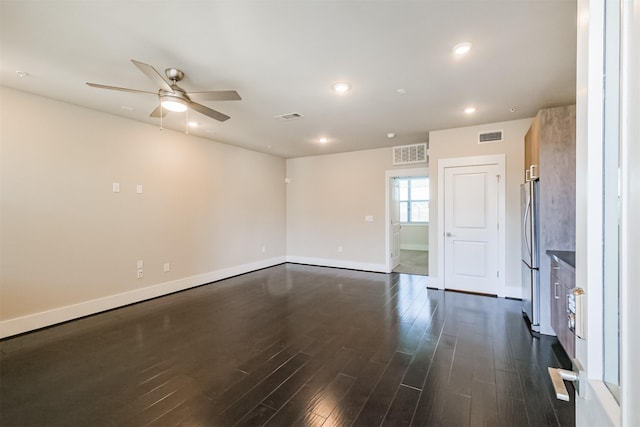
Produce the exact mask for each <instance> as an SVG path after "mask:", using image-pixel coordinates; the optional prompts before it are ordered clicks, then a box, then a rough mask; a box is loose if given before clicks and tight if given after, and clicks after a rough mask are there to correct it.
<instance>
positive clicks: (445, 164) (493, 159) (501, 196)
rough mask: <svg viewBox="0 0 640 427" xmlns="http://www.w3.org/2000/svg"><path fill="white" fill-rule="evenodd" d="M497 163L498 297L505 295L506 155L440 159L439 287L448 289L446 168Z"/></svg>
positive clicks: (437, 228) (437, 229) (437, 226)
mask: <svg viewBox="0 0 640 427" xmlns="http://www.w3.org/2000/svg"><path fill="white" fill-rule="evenodd" d="M483 165H496V167H497V168H498V174H499V175H500V180H499V181H498V255H497V256H498V260H497V265H498V272H499V277H498V286H497V292H498V297H504V296H505V286H506V247H507V241H506V235H505V229H506V198H505V195H506V185H505V182H506V170H505V155H504V154H494V155H486V156H470V157H452V158H447V159H440V160H438V223H437V224H436V235H437V236H438V271H439V272H441V273H440V274H441V275H442V279H441V280H438V288H439V289H446V285H447V284H446V277H445V271H444V258H445V247H444V233H445V229H444V215H445V213H444V191H445V190H444V189H445V182H444V181H445V179H444V177H445V169H447V168H454V167H455V168H457V167H464V166H483Z"/></svg>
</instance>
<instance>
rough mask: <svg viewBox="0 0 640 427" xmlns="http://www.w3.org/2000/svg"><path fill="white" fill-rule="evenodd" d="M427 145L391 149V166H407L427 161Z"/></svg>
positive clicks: (401, 146)
mask: <svg viewBox="0 0 640 427" xmlns="http://www.w3.org/2000/svg"><path fill="white" fill-rule="evenodd" d="M428 157H429V156H428V153H427V143H426V142H424V143H422V144H413V145H398V146H397V147H393V164H394V165H407V164H410V163H423V162H426V161H427V160H428Z"/></svg>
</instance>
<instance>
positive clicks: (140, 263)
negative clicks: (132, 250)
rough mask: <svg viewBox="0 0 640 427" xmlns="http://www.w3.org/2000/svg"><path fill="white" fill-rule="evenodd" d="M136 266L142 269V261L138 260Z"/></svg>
mask: <svg viewBox="0 0 640 427" xmlns="http://www.w3.org/2000/svg"><path fill="white" fill-rule="evenodd" d="M137 265H138V266H137V267H136V268H144V261H143V260H141V259H139V260H138V263H137Z"/></svg>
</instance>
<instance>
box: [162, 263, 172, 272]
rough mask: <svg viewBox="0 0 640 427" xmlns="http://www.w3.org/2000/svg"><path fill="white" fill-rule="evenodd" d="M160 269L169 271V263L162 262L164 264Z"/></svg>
mask: <svg viewBox="0 0 640 427" xmlns="http://www.w3.org/2000/svg"><path fill="white" fill-rule="evenodd" d="M162 270H163V271H164V272H165V273H168V272H169V271H171V264H169V263H168V262H165V263H164V266H163V268H162Z"/></svg>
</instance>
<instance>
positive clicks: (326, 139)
mask: <svg viewBox="0 0 640 427" xmlns="http://www.w3.org/2000/svg"><path fill="white" fill-rule="evenodd" d="M318 142H319V143H320V144H326V143H327V142H329V138H327V137H326V136H323V137H321V138H320V139H318Z"/></svg>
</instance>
